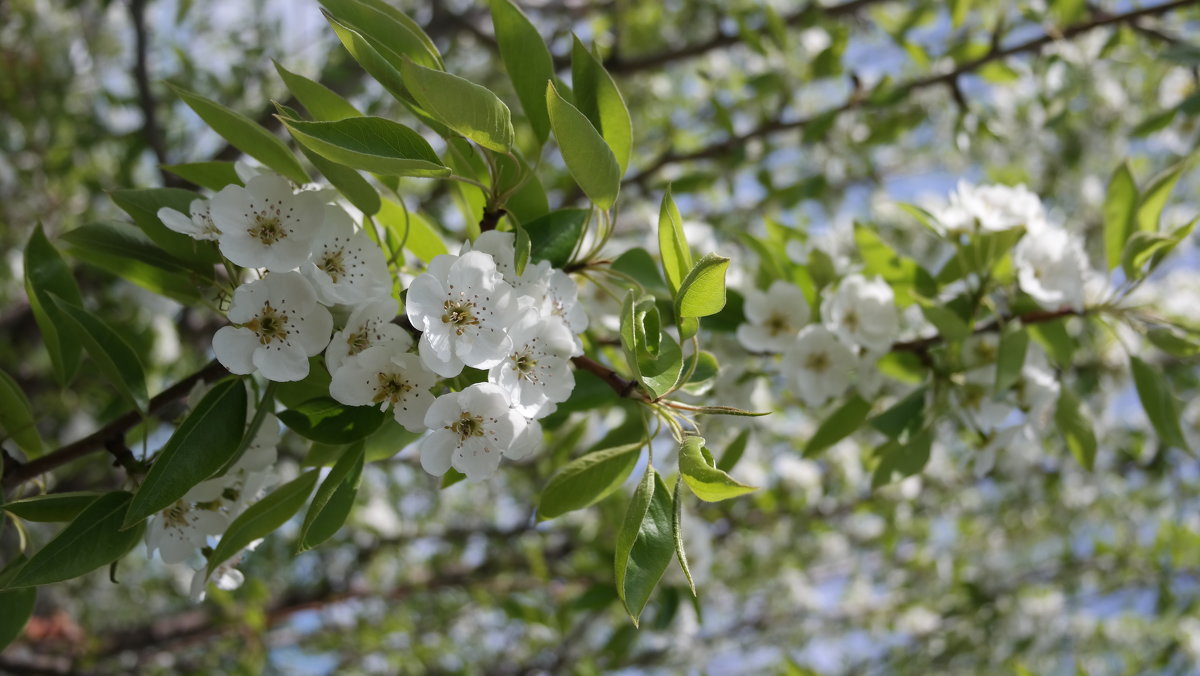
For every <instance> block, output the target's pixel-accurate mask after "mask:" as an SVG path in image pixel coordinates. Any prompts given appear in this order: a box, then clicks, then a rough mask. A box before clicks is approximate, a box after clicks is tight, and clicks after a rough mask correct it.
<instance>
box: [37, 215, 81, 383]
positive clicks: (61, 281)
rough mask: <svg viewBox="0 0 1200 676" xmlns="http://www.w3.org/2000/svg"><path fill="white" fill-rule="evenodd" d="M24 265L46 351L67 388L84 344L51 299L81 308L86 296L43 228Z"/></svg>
mask: <svg viewBox="0 0 1200 676" xmlns="http://www.w3.org/2000/svg"><path fill="white" fill-rule="evenodd" d="M24 263H25V293H26V294H27V295H28V296H29V309H30V310H31V311H32V312H33V318H34V320H35V321H36V322H37V325H38V328H39V329H41V331H42V340H43V342H44V343H45V345H46V351H47V352H49V353H50V363H51V365H52V366H53V367H54V375H55V377H56V378H57V379H58V382H59V383H61V384H64V385H65V384H66V383H68V382H70V381H71V379H72V378H74V377H75V372H76V371H78V370H79V362H80V360H81V359H82V358H83V345H82V344H80V342H79V341H78V340H77V338H76V336H75V333H74V331H73V330H71V325H70V324H69V323H68V322H69V321H70V320H69V319H68V318H67V317H65V316H63V314H62V311H61V310H59V309H58V306H57V305H55V304H54V303H53V301H52V298H55V297H57V298H62V299H63V300H65V301H67V302H68V303H72V304H75V305H78V304H80V303H82V302H83V297H82V296H81V295H80V293H79V287H78V286H76V284H75V279H74V278H73V277H72V276H71V270H70V268H68V267H67V264H66V263H65V262H64V261H63V259H62V256H60V255H59V253H58V251H56V250H55V249H54V245H52V244H51V243H50V240H48V239H46V233H45V232H44V231H43V230H42V227H41V226H40V225H39V226H38V227H37V228H35V229H34V231H33V234H32V235H30V237H29V242H28V244H26V245H25V260H24Z"/></svg>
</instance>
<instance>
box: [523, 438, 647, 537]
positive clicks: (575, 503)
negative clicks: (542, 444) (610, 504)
mask: <svg viewBox="0 0 1200 676" xmlns="http://www.w3.org/2000/svg"><path fill="white" fill-rule="evenodd" d="M645 445H646V443H645V441H644V440H638V441H636V442H633V443H628V444H622V445H620V446H614V447H612V448H604V449H601V450H598V451H592V452H590V453H587V454H585V455H582V456H580V457H578V458H575V459H574V460H572V461H571V462H569V463H567V464H565V465H563V466H562V467H560V468H559V470H558V471H557V472H555V473H554V475H553V476H551V477H550V481H549V482H548V483H547V484H546V487H545V488H544V489H542V495H541V497H539V498H538V507H537V513H538V520H539V521H545V520H547V519H553V518H555V517H557V516H561V515H563V514H566V513H567V512H572V511H575V510H577V509H583V508H584V507H588V506H589V505H593V504H595V503H597V502H599V501H600V500H603V499H604V498H606V497H608V495H609V494H610V493H612V492H613V491H615V490H617V488H619V487H620V486H621V484H622V483H624V482H625V479H626V478H627V477H628V476H629V473H630V472H632V471H633V468H634V466H635V465H637V461H638V456H639V455H640V453H639V451H641V449H642V447H643V446H645Z"/></svg>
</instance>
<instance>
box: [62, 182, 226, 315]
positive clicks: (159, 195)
mask: <svg viewBox="0 0 1200 676" xmlns="http://www.w3.org/2000/svg"><path fill="white" fill-rule="evenodd" d="M237 183H238V185H241V182H240V181H238V182H237ZM109 197H111V198H112V201H113V203H114V204H116V205H117V206H118V207H120V208H121V210H122V211H124V212H125V213H127V214H129V217H130V218H132V219H133V222H134V223H135V224H136V225H137V227H138V228H139V229H140V230H141V231H142V232H143V233H145V235H146V237H149V238H150V239H151V240H152V241H153V242H154V243H155V244H157V245H158V246H159V247H161V248H162V250H163V251H166V252H167V253H169V254H171V255H172V256H174V257H175V258H177V259H179V260H180V261H182V262H184V263H185V264H187V265H188V266H189V267H190V268H191V269H193V270H195V271H196V273H197V274H200V275H204V274H207V275H208V276H209V277H211V276H212V266H213V265H216V264H218V263H220V262H221V253H220V251H218V250H217V247H216V246H215V245H214V244H213V243H212V242H198V241H196V240H194V239H192V238H191V237H188V236H187V235H184V234H182V233H178V232H175V231H174V230H171V229H170V228H168V227H167V226H166V225H164V224H163V222H162V220H161V219H160V218H159V217H158V211H159V210H160V209H162V208H164V207H165V208H168V209H172V210H174V211H178V212H179V213H181V214H188V213H190V208H191V205H192V202H193V201H195V200H197V199H201V198H202V196H201V195H200V194H199V193H195V192H192V191H190V190H180V189H179V188H147V189H144V190H114V191H112V192H111V193H109ZM76 304H77V305H78V303H76Z"/></svg>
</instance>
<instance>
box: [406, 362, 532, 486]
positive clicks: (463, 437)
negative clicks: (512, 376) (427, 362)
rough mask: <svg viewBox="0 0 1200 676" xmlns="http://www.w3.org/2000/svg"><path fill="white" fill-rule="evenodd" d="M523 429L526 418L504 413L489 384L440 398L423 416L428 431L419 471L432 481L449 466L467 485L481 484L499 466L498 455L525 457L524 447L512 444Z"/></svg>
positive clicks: (500, 394)
mask: <svg viewBox="0 0 1200 676" xmlns="http://www.w3.org/2000/svg"><path fill="white" fill-rule="evenodd" d="M526 425H527V423H526V420H525V418H523V417H521V415H520V414H519V413H517V412H516V411H514V410H513V409H511V408H509V405H508V398H507V397H506V396H504V391H503V390H501V389H500V387H498V386H496V385H493V384H491V383H477V384H475V385H471V386H470V387H468V388H466V389H465V390H463V391H461V392H451V393H450V394H444V395H442V396H440V397H438V398H437V399H436V400H435V401H434V402H433V405H432V406H430V407H429V412H428V413H426V414H425V426H426V427H428V428H429V429H430V430H432V432H431V433H430V434H429V436H427V437H425V438H424V439H422V440H421V445H420V449H421V467H424V468H425V471H426V472H429V473H430V474H433V475H435V476H441V475H442V474H445V473H446V471H447V470H449V469H450V468H451V467H454V469H456V470H458V471H460V472H462V473H463V474H465V475H466V476H467V479H468V480H470V481H480V480H482V479H486V478H488V477H490V476H491V475H492V474H493V473H494V472H495V471H496V468H497V467H499V465H500V458H501V456H504V455H508V456H510V457H513V456H517V457H521V456H524V455H525V454H527V453H528V451H529V448H528V444H526V443H514V442H516V441H517V440H518V438H519V437H521V435H522V432H523V431H524V429H525V427H526Z"/></svg>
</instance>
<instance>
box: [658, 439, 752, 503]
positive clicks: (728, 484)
mask: <svg viewBox="0 0 1200 676" xmlns="http://www.w3.org/2000/svg"><path fill="white" fill-rule="evenodd" d="M703 448H704V439H703V438H702V437H688V438H686V439H684V440H683V445H682V446H680V447H679V473H680V474H681V475H683V480H684V482H685V483H687V485H688V488H690V489H692V493H694V494H695V495H696V497H698V498H700V499H701V500H703V501H705V502H720V501H721V500H728V499H729V498H736V497H738V496H739V495H745V494H746V493H751V492H753V491H756V490H758V489H757V488H756V487H754V486H748V485H746V484H744V483H742V482H740V481H738V480H736V479H734V478H733V477H731V476H729V475H728V474H726V473H725V472H724V471H722V470H719V469H717V468H716V466H715V464H714V463H711V462H709V458H711V455H710V456H707V457H706V454H705V453H703V452H702V449H703ZM675 499H676V500H678V499H679V496H678V495H676V496H675Z"/></svg>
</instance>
